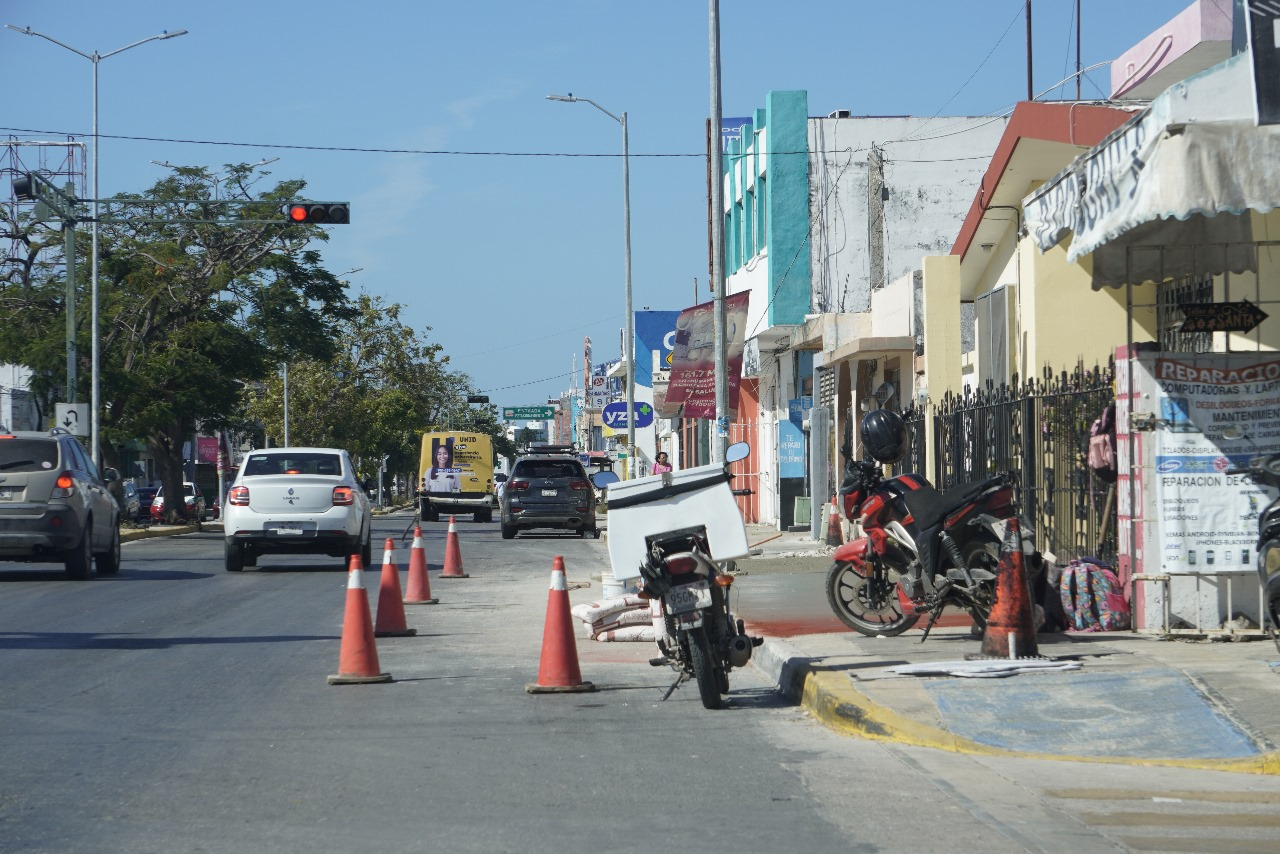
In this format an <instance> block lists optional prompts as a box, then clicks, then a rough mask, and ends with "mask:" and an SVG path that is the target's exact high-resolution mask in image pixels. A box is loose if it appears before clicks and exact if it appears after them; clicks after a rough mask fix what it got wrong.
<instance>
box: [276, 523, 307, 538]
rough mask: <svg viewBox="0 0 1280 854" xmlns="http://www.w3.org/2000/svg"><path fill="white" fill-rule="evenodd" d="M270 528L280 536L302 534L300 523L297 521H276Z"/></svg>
mask: <svg viewBox="0 0 1280 854" xmlns="http://www.w3.org/2000/svg"><path fill="white" fill-rule="evenodd" d="M271 530H272V531H273V532H274V533H276V534H277V535H279V536H282V537H290V536H295V537H296V536H301V535H302V525H301V524H299V523H297V522H277V523H276V524H274V525H272V526H271Z"/></svg>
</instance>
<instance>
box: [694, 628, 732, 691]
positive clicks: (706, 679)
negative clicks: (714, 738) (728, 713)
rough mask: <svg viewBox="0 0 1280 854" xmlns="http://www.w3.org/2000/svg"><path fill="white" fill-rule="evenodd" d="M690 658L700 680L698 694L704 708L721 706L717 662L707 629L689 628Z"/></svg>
mask: <svg viewBox="0 0 1280 854" xmlns="http://www.w3.org/2000/svg"><path fill="white" fill-rule="evenodd" d="M689 658H690V659H691V661H692V664H693V675H694V677H695V678H696V679H697V681H698V696H699V697H701V698H702V706H703V708H706V709H718V708H720V685H719V680H718V679H717V678H716V662H715V659H714V658H712V656H711V641H710V640H709V639H708V638H707V632H706V630H705V629H701V628H697V629H689ZM725 681H726V682H727V681H728V680H727V679H726V680H725Z"/></svg>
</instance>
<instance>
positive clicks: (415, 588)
mask: <svg viewBox="0 0 1280 854" xmlns="http://www.w3.org/2000/svg"><path fill="white" fill-rule="evenodd" d="M439 601H440V600H439V599H434V598H432V596H431V581H430V579H428V578H427V550H426V548H425V547H424V546H423V545H422V528H420V527H418V526H416V525H415V526H414V528H413V547H412V548H411V549H410V550H409V581H408V585H407V586H406V588H405V591H404V603H405V604H406V605H434V604H436V603H437V602H439Z"/></svg>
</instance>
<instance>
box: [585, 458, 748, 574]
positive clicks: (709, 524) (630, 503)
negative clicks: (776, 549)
mask: <svg viewBox="0 0 1280 854" xmlns="http://www.w3.org/2000/svg"><path fill="white" fill-rule="evenodd" d="M608 502H609V516H608V519H609V522H608V537H609V562H610V563H611V564H613V576H614V578H616V579H617V580H618V581H620V582H623V583H626V582H627V581H629V580H630V579H635V578H639V577H640V565H641V564H642V563H644V560H645V557H646V555H647V554H648V551H649V549H648V543H647V542H646V538H648V537H653V536H656V535H660V534H666V533H670V532H673V531H678V530H683V529H686V528H696V527H705V528H706V531H707V545H708V546H709V547H710V549H711V557H712V558H713V559H715V560H718V561H723V560H737V559H739V558H745V557H747V556H748V554H749V547H748V546H747V529H746V526H745V525H744V524H743V521H742V512H741V511H740V510H738V503H737V501H735V500H734V497H733V490H732V489H731V488H730V487H729V476H728V475H727V474H726V473H725V470H724V466H721V465H714V464H713V465H708V466H698V467H696V468H691V469H685V470H683V471H677V472H666V473H664V474H655V475H650V476H649V477H640V478H636V479H635V480H624V481H618V482H617V483H614V484H610V486H609V496H608Z"/></svg>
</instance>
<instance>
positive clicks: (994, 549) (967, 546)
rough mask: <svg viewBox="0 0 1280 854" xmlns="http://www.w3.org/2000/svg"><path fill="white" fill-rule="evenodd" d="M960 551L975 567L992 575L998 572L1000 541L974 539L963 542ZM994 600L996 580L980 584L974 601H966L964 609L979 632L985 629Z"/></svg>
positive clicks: (967, 561) (972, 566)
mask: <svg viewBox="0 0 1280 854" xmlns="http://www.w3.org/2000/svg"><path fill="white" fill-rule="evenodd" d="M960 553H961V554H962V555H963V556H964V559H965V562H966V563H967V564H968V565H969V566H970V567H971V568H975V569H985V570H987V571H988V572H990V573H991V574H992V575H998V574H999V568H1000V543H998V542H996V541H995V540H994V539H975V540H970V541H969V542H967V543H964V544H963V545H962V546H961V547H960ZM995 601H996V582H995V581H989V582H986V583H985V584H982V585H981V587H980V588H979V593H978V597H977V601H976V602H971V603H967V604H966V607H965V610H966V611H968V612H969V616H970V617H972V618H973V624H974V626H975V627H976V629H977V631H978V632H979V633H982V632H985V631H986V630H987V618H988V617H990V616H991V606H992V605H994V604H995Z"/></svg>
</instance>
